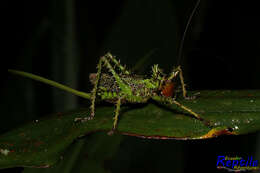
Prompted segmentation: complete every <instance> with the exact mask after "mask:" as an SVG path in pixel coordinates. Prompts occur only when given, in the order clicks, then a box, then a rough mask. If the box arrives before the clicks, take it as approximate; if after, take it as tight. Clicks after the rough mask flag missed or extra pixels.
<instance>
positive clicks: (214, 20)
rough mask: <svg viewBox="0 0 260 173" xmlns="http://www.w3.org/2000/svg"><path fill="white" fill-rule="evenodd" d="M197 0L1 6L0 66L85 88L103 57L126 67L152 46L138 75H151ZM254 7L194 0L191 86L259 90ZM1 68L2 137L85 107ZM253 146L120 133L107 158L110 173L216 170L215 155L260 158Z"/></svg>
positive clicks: (188, 57) (170, 57)
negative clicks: (0, 44) (115, 151)
mask: <svg viewBox="0 0 260 173" xmlns="http://www.w3.org/2000/svg"><path fill="white" fill-rule="evenodd" d="M195 3H196V1H194V0H185V1H181V0H168V1H159V0H150V1H148V0H143V1H138V0H132V1H130V0H129V1H127V0H124V1H112V2H111V1H104V0H99V1H95V2H92V1H78V0H77V1H72V0H71V1H69V0H67V1H61V0H56V1H54V0H45V1H17V2H9V3H8V4H6V5H3V6H4V7H6V9H7V10H6V11H5V12H4V13H5V15H4V21H3V29H4V31H3V33H2V34H3V35H2V38H3V39H2V42H3V44H4V47H3V48H4V49H3V51H2V56H1V57H2V62H1V65H2V67H3V68H2V69H7V68H15V69H19V70H23V71H27V72H31V73H34V74H38V75H40V76H43V77H46V78H49V79H54V80H55V81H58V82H61V83H64V84H67V85H69V86H71V87H74V88H76V89H79V90H82V91H89V90H90V89H91V85H90V83H89V82H88V75H89V73H91V72H95V71H96V64H97V62H98V59H99V57H100V56H102V55H104V54H105V53H106V52H107V51H110V52H111V53H112V54H114V55H116V56H117V57H118V58H119V59H120V60H121V62H122V63H123V64H126V65H127V66H128V67H129V68H131V67H133V66H134V64H135V63H136V62H138V60H140V59H141V58H142V57H144V56H145V55H146V54H147V53H149V52H150V51H153V50H155V51H154V53H153V54H152V55H151V56H150V57H149V59H147V60H146V62H145V64H143V67H142V69H140V70H139V72H140V73H143V74H146V75H149V74H150V70H151V69H150V67H151V66H152V65H153V64H159V66H160V67H161V68H163V69H164V70H165V72H170V70H171V69H172V67H173V66H176V65H177V55H178V49H179V46H180V40H181V38H182V36H183V31H184V28H185V25H186V23H187V20H188V17H189V15H190V14H191V11H192V9H193V7H194V5H195ZM254 3H255V4H254ZM258 8H259V7H258V5H257V3H256V2H254V1H252V2H251V1H248V2H246V1H243V2H242V1H241V2H240V1H230V2H227V1H209V0H202V1H201V3H200V6H199V8H198V10H197V11H196V13H195V16H194V18H193V19H192V23H191V26H190V28H189V30H188V32H187V35H186V37H185V43H184V49H183V52H182V54H183V57H182V59H181V65H182V68H183V70H184V75H185V80H186V82H187V84H188V89H189V90H204V89H208V90H211V89H259V88H260V80H259V75H260V69H259V66H260V59H259V58H260V53H259V50H260V49H259V48H260V39H259V38H260V32H259V29H260V27H259V9H258ZM6 71H7V70H5V71H4V72H2V81H3V84H2V86H1V91H0V92H1V98H2V99H1V105H0V106H1V107H0V108H1V110H2V116H1V124H0V125H1V128H0V132H1V133H4V132H6V131H8V130H9V129H12V128H14V127H16V126H18V125H21V124H23V123H25V122H28V121H30V120H32V119H35V118H37V117H39V116H44V115H46V114H50V113H53V112H57V111H66V110H70V109H76V108H79V107H85V105H87V104H89V103H88V101H85V100H83V99H80V98H76V97H75V96H71V95H70V94H66V93H64V92H62V91H58V90H56V89H52V88H51V87H48V86H46V85H42V84H39V83H37V82H34V81H31V80H28V79H24V78H21V77H17V76H13V75H10V74H8V73H7V72H6ZM259 140H260V138H259V134H250V135H244V136H239V137H221V138H218V139H210V140H203V141H149V142H147V141H145V142H144V141H143V140H140V139H136V138H132V137H125V139H124V141H123V142H122V145H121V148H120V149H119V151H118V153H119V154H117V156H118V157H116V158H115V160H116V161H117V162H124V163H125V164H122V165H123V166H122V165H121V167H120V166H113V167H112V168H113V169H112V168H111V169H112V172H123V171H124V172H144V171H146V172H148V171H149V172H176V171H180V172H182V171H183V172H191V171H200V172H214V171H216V172H217V171H218V170H217V169H216V158H217V156H218V155H221V154H223V155H230V156H234V155H241V156H248V155H253V156H256V157H257V156H258V159H260V158H259V157H260V156H259V152H260V151H259V146H258V145H259V144H260V143H259ZM151 151H152V152H151ZM256 152H258V154H256ZM134 153H138V154H134ZM140 153H143V154H140ZM122 156H124V157H123V158H128V159H122ZM130 162H131V163H132V164H129V163H130ZM111 165H115V164H112V163H111ZM124 166H125V167H124ZM120 168H122V169H123V170H121V171H120ZM21 170H22V169H8V170H6V171H17V172H19V171H21ZM2 171H3V170H2Z"/></svg>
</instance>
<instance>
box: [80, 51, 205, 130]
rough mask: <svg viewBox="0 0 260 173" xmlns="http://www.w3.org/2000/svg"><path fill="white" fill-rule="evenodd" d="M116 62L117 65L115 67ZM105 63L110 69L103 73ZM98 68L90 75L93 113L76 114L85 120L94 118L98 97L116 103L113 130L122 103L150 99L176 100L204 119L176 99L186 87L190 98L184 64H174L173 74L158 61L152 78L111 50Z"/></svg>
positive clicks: (166, 101) (197, 116) (182, 106)
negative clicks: (134, 70)
mask: <svg viewBox="0 0 260 173" xmlns="http://www.w3.org/2000/svg"><path fill="white" fill-rule="evenodd" d="M113 65H115V66H116V68H113ZM103 67H105V68H106V69H107V70H108V71H109V73H102V68H103ZM97 69H98V71H97V73H92V74H90V76H89V78H90V81H91V83H92V84H93V85H94V88H93V90H92V92H91V106H90V109H91V114H90V116H89V117H85V118H76V119H75V121H81V122H84V121H88V120H91V119H93V118H94V116H95V101H96V98H97V97H99V98H100V99H101V100H105V101H108V102H112V103H115V104H116V110H115V116H114V123H113V129H112V130H115V129H116V126H117V122H118V116H119V112H120V106H121V104H122V103H145V102H147V101H148V100H149V99H152V100H155V101H158V102H163V103H168V104H176V105H177V106H179V107H180V108H182V109H184V110H185V111H187V112H189V113H190V114H191V115H193V116H194V117H195V118H197V119H199V120H202V121H204V120H203V119H202V118H201V117H200V116H199V115H198V114H197V113H195V112H193V111H192V110H191V109H189V108H187V107H185V106H184V105H182V104H181V103H179V102H177V101H176V97H177V93H178V92H180V91H182V95H183V97H184V98H186V99H189V98H190V97H187V95H186V93H187V92H186V89H185V84H184V79H183V75H182V70H181V67H180V66H178V67H177V68H174V69H173V71H172V72H171V73H170V74H169V75H166V74H164V73H163V72H162V70H161V69H160V68H159V67H158V65H154V66H153V67H152V76H151V78H143V77H142V76H138V75H135V74H131V73H130V72H129V71H128V70H126V68H125V67H124V66H122V65H120V63H119V61H118V60H117V59H116V58H115V57H114V56H113V55H112V54H111V53H107V54H106V55H104V56H102V57H101V58H100V60H99V63H98V66H97ZM178 79H179V80H180V82H181V90H179V89H175V88H174V87H175V84H176V83H175V81H177V80H178Z"/></svg>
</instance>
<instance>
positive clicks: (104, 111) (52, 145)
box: [0, 90, 260, 168]
mask: <svg viewBox="0 0 260 173" xmlns="http://www.w3.org/2000/svg"><path fill="white" fill-rule="evenodd" d="M179 102H180V103H182V104H183V105H185V106H187V107H189V108H191V109H192V110H193V111H195V112H197V113H199V114H200V115H201V116H202V117H203V118H204V119H206V120H209V121H210V122H211V125H212V127H208V126H206V125H205V124H203V123H202V122H201V121H199V120H197V119H195V118H193V117H191V116H189V114H188V113H186V112H185V111H183V110H181V109H180V108H178V107H177V106H174V105H173V106H171V107H168V106H164V105H159V104H156V103H153V102H152V103H149V104H136V105H127V106H123V107H122V110H121V113H120V121H119V124H118V129H117V130H118V133H121V134H125V135H132V136H137V137H143V138H156V139H169V138H173V139H181V140H189V139H206V138H211V137H217V136H220V135H223V134H230V135H240V134H247V133H251V132H256V131H258V130H259V129H260V90H254V91H253V90H252V91H201V93H200V95H199V97H198V98H197V99H194V100H190V101H188V100H182V99H180V100H179ZM113 115H114V106H106V107H98V108H97V109H96V115H95V118H94V120H91V121H88V122H85V123H80V122H74V119H75V118H77V117H85V116H89V109H81V110H77V111H72V112H67V113H56V114H54V115H51V116H47V117H46V118H43V119H39V120H35V121H33V122H30V123H28V124H26V125H24V126H22V127H19V128H17V129H14V130H12V131H10V132H7V133H5V134H2V135H1V136H0V168H8V167H15V166H25V167H49V166H51V165H53V164H55V163H56V162H57V161H58V160H59V159H60V157H61V155H62V153H64V151H65V150H66V148H67V147H68V146H69V145H70V144H71V143H72V142H73V141H74V140H76V139H77V138H78V137H81V136H84V135H87V134H89V133H93V132H97V131H109V130H111V128H112V123H113V119H112V117H113Z"/></svg>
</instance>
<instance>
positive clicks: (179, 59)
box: [177, 0, 200, 65]
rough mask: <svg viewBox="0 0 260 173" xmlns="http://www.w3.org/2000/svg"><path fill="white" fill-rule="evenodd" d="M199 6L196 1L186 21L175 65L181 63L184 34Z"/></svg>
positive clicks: (198, 1)
mask: <svg viewBox="0 0 260 173" xmlns="http://www.w3.org/2000/svg"><path fill="white" fill-rule="evenodd" d="M199 4H200V0H197V2H196V4H195V7H194V8H193V10H192V12H191V15H190V17H189V19H188V21H187V24H186V27H185V30H184V32H183V36H182V39H181V43H180V47H179V53H178V57H177V58H178V59H177V64H178V65H180V63H181V57H182V51H183V45H184V41H185V36H186V33H187V31H188V29H189V26H190V24H191V20H192V18H193V16H194V14H195V12H196V10H197V8H198V7H199Z"/></svg>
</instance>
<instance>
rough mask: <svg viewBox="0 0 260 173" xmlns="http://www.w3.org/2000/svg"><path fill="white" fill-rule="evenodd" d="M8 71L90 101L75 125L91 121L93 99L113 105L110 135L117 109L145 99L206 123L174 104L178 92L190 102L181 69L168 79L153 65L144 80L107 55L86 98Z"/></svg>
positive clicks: (56, 84) (94, 77)
mask: <svg viewBox="0 0 260 173" xmlns="http://www.w3.org/2000/svg"><path fill="white" fill-rule="evenodd" d="M198 5H199V0H198V2H197V4H196V6H195V8H194V9H193V11H192V14H191V15H190V18H189V20H188V23H187V25H186V28H185V31H184V36H183V39H182V42H181V46H180V51H179V53H180V54H179V57H181V50H182V46H183V42H184V37H185V34H186V31H187V28H188V26H189V23H190V20H191V18H192V16H193V14H194V12H195V11H196V9H197V7H198ZM113 65H115V68H114V67H113ZM102 68H106V69H107V70H108V73H103V72H102ZM8 71H9V72H11V73H14V74H18V75H22V76H25V77H29V78H31V79H35V80H38V81H41V82H44V83H47V84H49V85H52V86H54V87H57V88H60V89H63V90H66V91H68V92H70V93H73V94H75V95H77V96H80V97H84V98H87V99H90V101H91V106H90V116H88V117H84V118H75V122H86V121H89V120H91V119H93V118H94V116H95V102H96V99H97V97H98V98H100V99H101V100H104V101H108V102H111V103H114V104H115V105H116V109H115V115H114V122H113V127H112V131H114V130H115V129H116V127H117V124H118V117H119V113H120V106H121V105H122V104H124V103H145V102H147V101H148V100H149V99H152V100H155V101H157V102H160V103H167V104H175V105H177V106H179V107H180V108H182V109H183V110H185V111H187V112H188V113H190V114H191V115H192V116H193V117H195V118H197V119H199V120H201V121H203V122H206V121H205V120H204V119H203V118H201V116H200V115H199V114H198V113H196V112H194V111H193V110H191V109H190V108H188V107H186V106H184V105H182V104H181V103H179V102H178V101H177V100H176V98H177V94H178V93H179V92H182V96H183V97H184V98H186V99H189V98H193V97H187V91H186V89H185V83H184V78H183V74H182V69H181V66H178V67H177V68H174V69H173V70H172V72H171V73H170V74H169V75H166V74H164V73H163V72H162V70H161V69H160V68H159V67H158V65H157V64H156V65H154V66H153V67H152V75H151V78H144V77H142V76H138V75H135V74H132V73H131V72H130V71H129V70H127V69H126V68H125V67H124V66H122V65H121V64H120V63H119V61H118V60H117V59H116V58H115V57H114V56H113V55H112V54H111V53H107V54H105V55H104V56H102V57H101V58H100V60H99V63H98V65H97V73H92V74H90V76H89V78H90V81H91V83H92V84H93V85H94V87H93V89H92V92H91V93H90V94H88V93H84V92H81V91H77V90H74V89H72V88H69V87H67V86H64V85H62V84H59V83H57V82H54V81H51V80H48V79H45V78H42V77H40V76H37V75H33V74H31V73H27V72H22V71H18V70H11V69H10V70H8ZM178 79H179V80H180V83H181V89H178V88H176V85H175V81H176V80H178ZM207 123H208V122H207Z"/></svg>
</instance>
